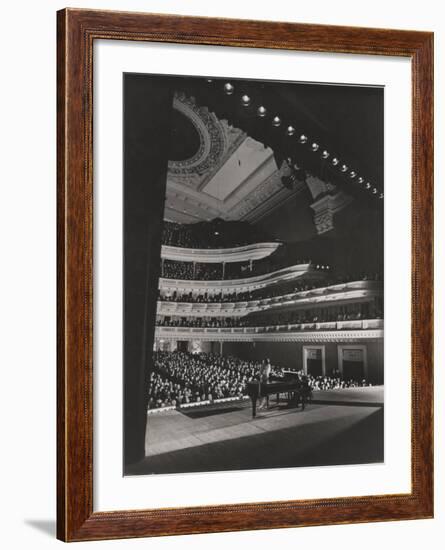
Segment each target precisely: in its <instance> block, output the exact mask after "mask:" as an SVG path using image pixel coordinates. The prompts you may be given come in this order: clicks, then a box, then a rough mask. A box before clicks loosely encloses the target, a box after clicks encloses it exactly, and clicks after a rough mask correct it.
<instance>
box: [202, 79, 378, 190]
mask: <svg viewBox="0 0 445 550" xmlns="http://www.w3.org/2000/svg"><path fill="white" fill-rule="evenodd" d="M207 82H208V83H212V82H213V80H212V79H210V78H209V79H207ZM224 92H225V94H226V95H233V93H234V92H235V86H234V85H233V84H231V83H230V82H226V83H225V84H224ZM251 103H252V100H251V98H250V96H248V95H247V94H243V95H242V96H241V104H242V105H243V107H249V106H250V105H251ZM257 115H258V116H259V117H261V118H264V117H265V116H266V115H267V108H266V107H265V106H264V105H260V106H259V107H258V109H257ZM281 124H282V120H281V118H280V117H279V116H278V115H275V116H274V117H273V119H272V126H274V127H275V128H278V127H280V126H281ZM295 133H296V129H295V128H294V126H292V125H289V126H288V127H287V129H286V134H287V135H288V136H290V137H291V136H293V135H295ZM298 141H299V143H300V144H302V145H304V144H305V143H307V142H308V137H307V136H306V135H304V134H301V135H300V137H299V138H298ZM319 149H320V145H319V144H318V143H316V142H313V143H312V144H311V150H312V152H314V153H316V152H317V151H318V150H319ZM330 156H331V154H330V153H329V151H327V150H326V149H324V150H323V151H322V153H321V158H322V159H323V160H327V159H328V158H329V157H330ZM331 164H332V166H339V168H340V171H341V172H343V173H344V174H346V172H348V170H349V168H348V166H347V165H346V164H340V160H339V159H338V158H337V157H333V158H332V159H331ZM348 175H349V177H350V179H355V178H357V179H356V181H357V183H359V184H360V185H363V184H364V183H365V180H364V178H362V177H361V176H359V177H357V172H355V171H354V170H349V174H348ZM365 189H367V190H368V191H369V192H370V193H372V194H373V195H378V197H379V199H383V193H382V192H381V193H379V190H378V189H377V188H376V187H373V186H372V185H371V183H369V182H366V184H365Z"/></svg>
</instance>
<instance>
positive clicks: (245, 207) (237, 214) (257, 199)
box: [230, 162, 304, 223]
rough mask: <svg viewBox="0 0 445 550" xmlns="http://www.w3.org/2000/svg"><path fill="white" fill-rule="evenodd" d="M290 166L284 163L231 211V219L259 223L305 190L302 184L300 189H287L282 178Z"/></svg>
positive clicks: (302, 183)
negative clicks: (293, 196)
mask: <svg viewBox="0 0 445 550" xmlns="http://www.w3.org/2000/svg"><path fill="white" fill-rule="evenodd" d="M288 170H289V166H288V165H287V163H286V162H283V164H282V165H281V167H280V169H279V170H275V171H274V172H273V173H272V174H271V175H270V176H269V177H268V178H267V179H265V180H264V181H263V182H262V183H261V184H260V185H258V186H257V187H256V188H255V189H254V190H253V191H252V192H251V193H249V194H248V196H246V198H245V199H244V200H243V201H241V202H240V203H238V205H237V206H235V207H234V208H232V209H231V211H230V217H231V218H232V219H240V220H244V221H248V222H251V223H254V222H257V221H258V220H260V219H261V218H263V217H264V216H266V215H267V214H268V213H270V212H271V211H272V210H274V209H275V208H277V207H278V206H279V205H280V204H282V203H283V202H285V201H286V200H287V199H289V197H291V196H292V195H295V194H296V193H298V192H299V191H300V190H301V189H303V188H304V182H301V184H300V185H299V187H298V188H295V189H287V188H286V187H284V186H283V183H282V180H281V178H282V177H283V176H285V175H286V174H287V172H288Z"/></svg>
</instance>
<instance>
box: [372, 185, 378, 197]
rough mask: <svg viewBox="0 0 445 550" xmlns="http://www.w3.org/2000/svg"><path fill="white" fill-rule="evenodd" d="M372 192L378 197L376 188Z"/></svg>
mask: <svg viewBox="0 0 445 550" xmlns="http://www.w3.org/2000/svg"><path fill="white" fill-rule="evenodd" d="M372 192H373V193H374V195H377V189H376V188H375V187H374V189H373V190H372Z"/></svg>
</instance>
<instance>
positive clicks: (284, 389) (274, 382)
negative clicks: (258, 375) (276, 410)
mask: <svg viewBox="0 0 445 550" xmlns="http://www.w3.org/2000/svg"><path fill="white" fill-rule="evenodd" d="M283 393H284V394H286V395H287V399H288V401H289V403H294V404H295V406H298V404H299V403H300V402H301V404H302V409H303V410H304V407H305V404H306V401H307V399H308V397H309V394H310V389H309V388H308V387H307V386H305V385H304V384H302V382H301V381H300V379H299V377H298V375H297V373H292V372H286V373H285V374H284V376H271V377H270V378H269V381H268V382H260V381H258V380H254V381H252V382H248V383H247V395H248V396H249V397H250V400H251V402H252V418H255V416H256V410H257V400H258V398H260V397H266V398H267V407H268V406H269V396H270V395H274V394H275V395H276V396H277V402H279V400H280V394H283Z"/></svg>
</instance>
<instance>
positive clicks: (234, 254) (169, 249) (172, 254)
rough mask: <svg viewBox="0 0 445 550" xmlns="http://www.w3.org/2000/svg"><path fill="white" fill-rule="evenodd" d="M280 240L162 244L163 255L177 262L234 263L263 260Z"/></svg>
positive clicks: (278, 245)
mask: <svg viewBox="0 0 445 550" xmlns="http://www.w3.org/2000/svg"><path fill="white" fill-rule="evenodd" d="M280 246H281V243H280V242H264V243H255V244H248V245H244V246H237V247H234V248H211V249H201V248H183V247H177V246H168V245H162V250H161V257H162V258H163V259H164V260H174V261H177V262H198V263H222V262H225V263H233V262H246V261H255V260H261V259H263V258H266V257H267V256H270V255H271V254H273V253H274V252H276V250H277V249H278V247H280Z"/></svg>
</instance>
